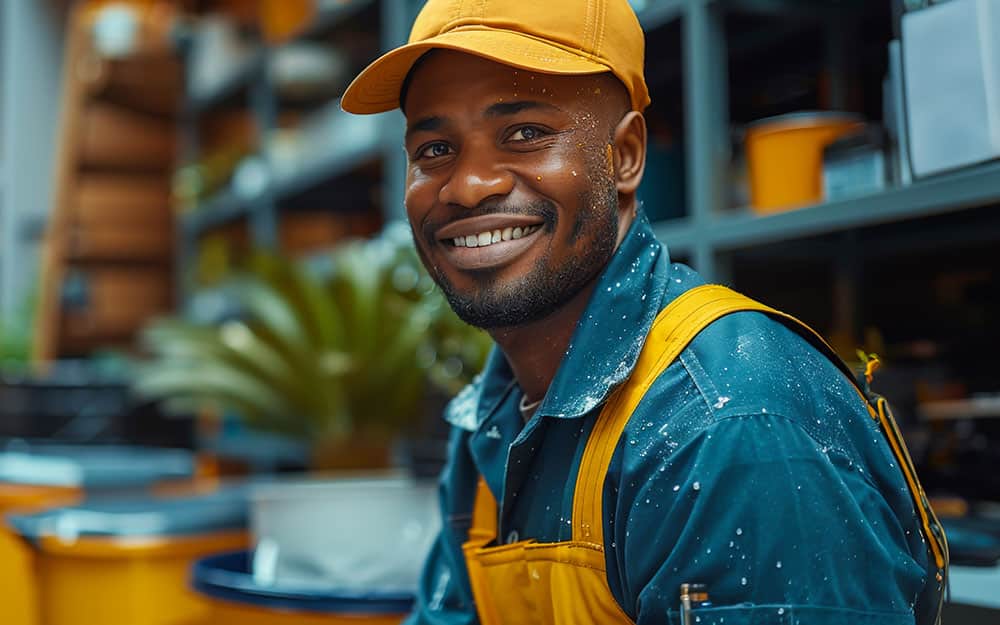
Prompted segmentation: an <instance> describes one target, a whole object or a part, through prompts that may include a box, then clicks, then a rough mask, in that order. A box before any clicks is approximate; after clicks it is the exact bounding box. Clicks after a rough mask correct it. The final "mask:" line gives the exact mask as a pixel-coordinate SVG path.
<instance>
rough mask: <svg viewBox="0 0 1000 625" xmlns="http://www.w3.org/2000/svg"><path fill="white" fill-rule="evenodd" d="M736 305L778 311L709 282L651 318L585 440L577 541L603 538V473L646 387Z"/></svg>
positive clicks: (575, 516) (579, 479) (577, 493)
mask: <svg viewBox="0 0 1000 625" xmlns="http://www.w3.org/2000/svg"><path fill="white" fill-rule="evenodd" d="M738 310H758V311H761V312H767V313H771V314H780V313H778V312H777V311H775V310H773V309H771V308H769V307H767V306H765V305H763V304H760V303H758V302H755V301H753V300H752V299H750V298H748V297H745V296H743V295H740V294H739V293H736V292H735V291H732V290H730V289H727V288H726V287H723V286H717V285H705V286H701V287H695V288H693V289H690V290H688V291H685V292H684V293H682V294H681V295H679V296H678V297H677V298H676V299H675V300H674V301H672V302H671V303H670V304H669V305H667V307H666V308H664V309H663V310H662V311H661V312H660V314H659V315H658V316H657V317H656V319H655V320H654V321H653V326H652V328H650V331H649V334H648V335H647V336H646V342H645V344H644V345H643V347H642V351H641V352H640V353H639V360H638V362H637V363H636V366H635V369H634V370H633V371H632V375H631V376H629V379H628V380H627V381H626V382H625V384H623V385H622V386H620V387H619V388H618V389H617V390H616V391H615V392H614V393H613V394H612V396H611V398H610V399H609V400H608V403H607V404H606V405H605V407H604V410H603V411H601V414H600V416H598V418H597V423H596V424H594V430H593V431H592V432H591V434H590V437H589V438H588V440H587V447H586V449H585V450H584V452H583V458H582V459H581V461H580V471H579V473H578V474H577V478H576V490H575V493H574V495H573V540H574V541H580V542H590V543H595V544H599V545H602V546H603V544H604V540H603V523H602V519H603V517H604V507H603V493H604V479H605V477H607V474H608V465H609V464H610V463H611V456H612V455H614V453H615V448H616V447H617V446H618V440H619V439H620V438H621V435H622V432H624V431H625V426H626V425H627V424H628V421H629V418H631V416H632V413H633V412H635V408H636V407H637V406H638V405H639V402H640V401H641V400H642V398H643V396H644V395H645V394H646V391H648V390H649V387H650V386H651V385H652V384H653V382H654V381H655V380H656V379H657V378H658V377H659V376H660V374H661V373H663V371H664V370H665V369H666V368H667V367H669V366H670V364H671V363H672V362H673V361H674V360H676V359H677V357H678V356H680V354H681V352H682V351H684V348H685V347H687V345H688V343H690V342H691V340H692V339H694V337H695V336H697V335H698V333H699V332H701V331H702V330H703V329H705V328H706V327H707V326H708V325H709V324H711V323H712V322H713V321H715V320H716V319H718V318H720V317H722V316H724V315H727V314H729V313H732V312H736V311H738ZM595 539H596V540H595Z"/></svg>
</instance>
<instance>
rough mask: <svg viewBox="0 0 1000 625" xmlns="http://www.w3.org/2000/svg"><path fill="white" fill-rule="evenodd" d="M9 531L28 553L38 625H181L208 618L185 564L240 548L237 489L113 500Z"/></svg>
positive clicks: (242, 518) (242, 510) (28, 518)
mask: <svg viewBox="0 0 1000 625" xmlns="http://www.w3.org/2000/svg"><path fill="white" fill-rule="evenodd" d="M9 520H10V523H11V525H12V526H13V527H14V528H15V529H16V530H17V532H18V533H19V534H20V535H21V536H22V537H23V538H24V539H25V540H26V541H27V543H28V544H30V545H31V546H32V547H33V548H34V571H35V582H36V585H37V599H38V623H40V624H41V625H79V624H80V623H100V624H101V625H182V624H187V623H191V622H197V621H198V620H199V619H201V618H203V617H204V616H205V615H207V613H208V602H207V601H206V600H205V599H203V598H202V597H200V596H199V595H197V594H196V593H194V592H193V591H192V590H191V588H190V585H189V583H188V571H189V570H190V567H191V565H192V563H193V562H194V561H195V560H197V559H198V558H200V557H204V556H206V555H208V554H211V553H217V552H223V551H231V550H233V549H239V548H244V547H246V545H247V543H248V540H249V538H248V535H247V532H246V530H245V527H246V497H245V493H244V492H243V490H242V489H238V488H236V489H234V488H229V489H223V490H220V491H219V492H217V493H213V494H211V495H204V496H198V497H187V498H177V499H155V498H151V497H145V498H123V499H121V498H116V499H108V500H104V501H96V502H88V503H86V504H82V505H79V506H75V507H71V508H60V509H54V510H48V511H46V512H42V513H38V514H32V515H14V516H11V517H10V519H9Z"/></svg>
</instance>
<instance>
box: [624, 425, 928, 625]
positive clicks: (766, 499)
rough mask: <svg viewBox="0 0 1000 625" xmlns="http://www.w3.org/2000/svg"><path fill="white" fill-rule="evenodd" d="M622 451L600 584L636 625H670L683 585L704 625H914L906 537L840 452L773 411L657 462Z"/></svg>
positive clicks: (714, 430) (914, 559) (908, 527)
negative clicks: (697, 597)
mask: <svg viewBox="0 0 1000 625" xmlns="http://www.w3.org/2000/svg"><path fill="white" fill-rule="evenodd" d="M625 447H626V449H625V451H624V452H622V456H623V457H622V459H621V460H620V462H621V463H622V465H621V467H620V468H619V473H618V475H619V478H620V482H619V483H618V484H616V485H615V486H616V487H617V488H618V489H619V494H620V496H619V498H618V501H617V503H616V504H615V505H616V510H615V519H616V520H618V521H619V522H618V523H615V527H614V529H613V530H612V533H613V535H614V541H613V543H612V544H614V545H616V547H615V548H614V549H613V551H614V553H613V557H614V559H615V563H616V564H617V566H615V567H613V568H614V570H615V574H614V575H609V583H611V585H612V590H613V592H614V593H615V595H616V597H618V598H619V601H620V602H621V603H622V607H623V608H624V609H625V611H626V612H627V613H628V614H629V615H630V616H631V617H632V618H633V619H634V620H635V621H636V622H637V623H638V624H639V625H653V624H654V623H655V624H658V625H662V624H663V623H678V622H679V616H678V608H679V593H678V590H679V587H680V584H682V583H685V582H690V583H704V584H706V585H707V586H708V591H709V596H710V598H711V601H712V604H713V605H712V607H711V608H708V607H706V608H704V609H702V610H701V611H700V612H696V613H695V614H696V615H697V616H699V622H700V623H703V624H705V623H713V622H718V623H726V624H727V625H749V624H751V623H755V624H756V623H779V624H780V623H788V624H792V623H798V622H801V623H811V624H814V625H826V624H831V625H832V624H833V623H862V624H865V625H904V624H906V625H912V624H913V623H914V615H913V602H914V601H915V596H916V595H917V593H919V592H920V590H921V588H922V587H923V585H924V582H925V576H926V572H925V568H924V567H925V564H926V557H925V556H924V555H920V554H911V551H910V548H909V547H908V542H907V539H906V536H907V535H908V534H909V533H910V532H912V531H916V529H915V528H916V526H915V525H914V524H913V523H911V522H910V521H909V520H908V519H903V520H900V518H899V517H898V515H897V514H895V513H894V512H893V511H892V510H891V509H890V507H889V505H888V504H887V503H886V500H885V498H884V497H883V496H882V493H881V492H880V489H879V488H877V487H876V486H875V485H874V484H873V482H872V481H871V478H870V477H869V475H868V474H867V473H866V471H865V469H864V467H862V466H861V464H860V463H857V462H854V461H852V460H850V459H849V456H848V455H847V453H846V452H843V451H842V450H838V449H832V448H829V447H825V446H823V445H822V444H820V443H818V442H817V441H816V440H814V439H813V438H811V437H810V436H809V434H808V433H807V432H806V431H805V430H803V429H802V428H801V427H800V425H799V424H797V423H796V422H795V421H793V420H791V419H787V418H785V417H783V416H781V415H777V414H755V415H746V416H733V417H727V418H725V419H722V420H720V421H718V422H716V423H714V424H712V425H710V426H708V427H706V428H705V429H704V430H702V431H701V432H700V433H699V434H697V435H696V436H694V437H693V438H691V439H690V440H689V441H688V442H687V443H686V444H685V445H684V446H683V447H681V448H679V449H678V450H677V451H676V452H675V453H673V454H671V455H670V456H669V462H666V463H665V462H664V461H663V459H662V458H661V457H658V456H657V455H656V454H650V453H646V454H645V455H644V456H640V455H639V454H638V453H632V452H631V451H630V450H629V449H627V448H628V446H625ZM618 546H620V547H618Z"/></svg>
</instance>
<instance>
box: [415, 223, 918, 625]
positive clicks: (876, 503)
mask: <svg viewBox="0 0 1000 625" xmlns="http://www.w3.org/2000/svg"><path fill="white" fill-rule="evenodd" d="M700 284H703V280H702V279H701V278H700V277H699V276H698V275H697V274H696V273H695V272H694V271H692V270H691V269H689V268H688V267H686V266H684V265H680V264H672V263H671V262H670V260H669V257H668V254H667V249H666V247H665V246H663V245H662V244H661V243H660V242H658V241H657V240H656V238H655V236H654V234H653V232H652V229H651V227H650V225H649V222H648V221H647V220H646V219H645V217H643V216H642V215H640V216H639V218H637V219H636V220H635V222H634V224H633V225H632V227H631V228H630V230H629V232H628V234H627V236H626V237H625V239H624V241H623V242H622V244H621V246H620V247H619V249H618V251H617V252H616V253H615V255H614V257H613V259H612V260H611V262H610V263H609V265H608V267H607V268H606V269H605V271H604V272H603V274H602V276H601V277H600V279H599V282H598V285H597V287H596V289H595V291H594V294H593V296H592V298H591V300H590V302H589V304H588V307H587V309H586V311H585V312H584V314H583V315H582V317H581V318H580V320H579V323H578V325H577V327H576V330H575V333H574V335H573V338H572V341H571V344H570V345H569V347H568V349H567V351H566V354H565V356H564V358H563V361H562V363H561V365H560V367H559V370H558V372H557V374H556V376H555V379H554V380H553V382H552V384H551V386H550V387H549V390H548V393H547V394H546V396H545V399H544V401H543V402H542V404H541V405H540V406H539V408H538V410H537V411H536V412H535V414H534V415H533V416H532V418H531V419H530V420H529V421H528V422H527V424H525V423H524V421H523V420H522V418H521V416H520V413H519V410H518V402H519V400H520V399H521V397H522V392H521V390H520V388H519V387H518V385H517V381H516V380H515V379H514V377H513V374H512V372H511V370H510V367H509V366H508V364H507V361H506V359H505V357H504V355H503V354H502V353H501V352H500V351H499V350H494V351H493V353H492V354H491V356H490V358H489V361H488V363H487V366H486V368H485V370H484V372H483V373H482V374H481V376H479V377H478V378H477V379H476V381H475V382H474V383H473V384H471V385H470V386H469V387H467V388H466V389H465V390H464V391H462V392H461V393H460V394H459V395H458V396H457V397H456V398H455V399H454V400H453V401H452V402H451V404H450V405H449V406H448V409H447V411H446V415H445V417H446V419H447V420H448V421H449V422H450V423H451V425H452V434H451V442H450V458H449V461H448V464H447V466H446V468H445V470H444V473H443V475H442V478H441V507H442V514H443V530H442V532H441V535H440V537H439V539H438V540H437V542H436V544H435V546H434V548H433V550H432V552H431V554H430V557H429V558H428V561H427V563H426V565H425V569H424V573H423V577H422V580H421V583H420V588H419V592H418V600H417V607H416V609H415V612H414V614H413V615H412V616H411V617H410V619H409V620H408V621H407V623H409V624H411V625H412V624H427V625H432V624H433V625H457V624H459V623H475V622H477V617H476V612H475V606H474V603H473V599H472V593H471V590H470V587H469V581H468V575H467V572H466V567H465V562H464V559H463V555H462V549H461V545H462V543H463V542H464V541H465V540H466V538H467V534H468V528H469V524H470V522H471V511H472V506H473V500H474V495H475V492H476V484H477V479H478V477H479V475H480V474H481V475H482V476H483V477H484V478H485V480H486V483H487V484H488V486H489V488H490V490H491V491H492V493H493V495H494V497H495V498H496V500H497V502H499V507H500V519H499V523H500V527H499V534H498V535H499V536H500V540H503V541H506V542H515V541H517V540H519V539H525V538H534V539H536V540H537V541H539V542H556V541H565V540H569V539H570V538H571V534H572V526H571V522H572V519H571V513H572V509H573V490H574V485H575V483H576V474H577V468H578V466H579V463H580V458H581V455H582V453H583V450H584V446H585V443H586V440H587V437H588V435H589V434H590V431H591V428H592V427H593V425H594V421H595V418H596V417H597V415H598V413H599V412H600V410H601V408H602V406H603V404H604V402H605V400H606V399H607V398H608V395H609V393H611V391H612V390H613V389H614V388H615V387H616V386H617V385H619V384H621V383H622V382H623V381H624V380H625V379H626V378H627V377H628V376H629V374H630V372H631V371H632V368H633V367H634V366H635V363H636V359H637V357H638V354H639V351H640V349H641V347H642V345H643V341H644V339H645V337H646V334H647V332H648V330H649V328H650V326H651V325H652V322H653V319H654V318H655V317H656V315H657V314H658V313H659V312H660V311H661V310H662V309H663V308H664V307H665V306H666V305H667V304H669V303H670V302H671V301H672V300H673V299H674V298H675V297H677V296H678V295H679V294H680V293H682V292H684V291H686V290H687V289H689V288H692V287H694V286H697V285H700ZM604 490H605V492H604V500H603V501H604V537H605V545H604V547H605V554H606V558H607V574H608V584H609V586H610V588H611V591H612V594H613V595H614V597H615V599H616V600H617V601H618V603H619V604H620V605H621V608H622V610H624V612H625V613H626V614H627V615H628V616H629V617H631V618H632V619H633V620H634V621H635V622H636V623H639V624H640V625H646V624H649V625H653V624H655V625H665V624H667V623H678V622H679V617H678V588H679V586H680V584H682V583H685V582H695V583H705V584H707V586H708V590H709V594H710V598H711V600H712V603H713V604H714V608H713V609H711V610H708V611H705V612H703V614H704V615H705V616H706V617H712V618H710V619H702V621H703V622H713V621H715V622H725V623H727V624H728V625H748V624H750V623H755V624H756V623H788V624H789V625H792V624H793V623H809V624H811V625H826V624H834V623H838V624H839V623H852V624H855V625H874V624H878V625H882V624H885V625H897V624H898V625H904V624H912V623H914V603H915V602H916V601H917V599H918V596H920V594H921V593H922V592H924V590H925V589H926V588H927V586H928V584H930V583H934V582H932V581H931V580H929V579H928V578H929V576H930V575H932V574H933V573H932V572H931V568H930V567H931V566H933V565H932V563H931V562H929V560H930V558H929V557H928V554H927V551H926V546H925V543H924V542H923V538H922V535H921V532H920V521H919V518H918V517H917V514H916V512H915V510H914V506H913V503H912V500H911V498H910V494H909V491H908V490H907V487H906V483H905V481H904V478H903V476H902V473H901V472H900V470H899V467H898V466H897V463H896V460H895V458H894V457H893V455H892V452H891V450H890V448H889V445H888V443H887V442H886V440H885V438H884V437H883V435H882V434H881V433H880V431H879V429H878V424H877V423H876V422H874V421H873V420H872V418H871V417H870V415H869V413H868V412H867V410H866V409H865V407H864V404H863V403H862V402H861V400H860V399H859V397H858V394H857V392H856V390H855V388H854V387H853V386H852V383H851V382H850V381H849V380H847V379H846V378H845V377H844V375H843V374H842V373H841V372H840V371H839V370H838V369H837V368H836V367H835V366H834V365H833V364H832V363H831V362H830V361H829V360H828V359H827V358H826V357H825V356H824V355H822V354H820V353H819V352H818V351H817V350H815V349H814V348H813V347H812V346H811V345H810V344H809V343H808V342H807V341H806V340H804V339H803V338H801V337H800V336H799V335H798V334H796V333H795V332H793V331H792V330H790V329H789V328H787V327H786V326H785V325H783V324H782V323H780V322H778V321H776V320H774V319H772V318H769V317H767V316H764V315H762V314H760V313H753V312H744V313H736V314H733V315H729V316H727V317H724V318H723V319H721V320H719V321H717V322H715V323H714V324H712V325H711V326H710V327H709V328H708V329H706V330H705V331H703V332H702V333H701V334H700V335H698V336H697V337H696V338H695V339H694V341H693V342H692V343H691V344H690V345H689V346H688V347H687V349H685V350H684V352H683V353H682V354H681V356H680V358H679V359H678V360H677V361H676V362H674V363H673V364H672V365H671V366H670V367H669V368H667V369H666V370H665V372H664V373H663V374H662V375H661V376H660V377H659V378H658V379H657V381H656V383H655V384H654V385H653V386H652V388H651V389H650V390H649V392H648V393H647V394H646V396H645V398H644V399H643V400H642V402H641V403H640V404H639V406H638V408H637V409H636V410H635V412H634V413H633V415H632V417H631V419H630V421H629V424H628V427H627V428H626V430H625V433H624V434H623V436H622V438H621V440H620V441H619V443H618V447H617V449H616V451H615V453H614V456H613V458H612V461H611V465H610V469H609V472H608V476H607V480H606V482H605V487H604ZM722 619H724V620H722Z"/></svg>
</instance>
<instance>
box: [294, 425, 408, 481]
mask: <svg viewBox="0 0 1000 625" xmlns="http://www.w3.org/2000/svg"><path fill="white" fill-rule="evenodd" d="M393 442H394V439H393V437H391V436H387V435H381V436H380V435H373V434H357V435H354V436H352V437H350V438H347V439H344V438H339V437H338V438H326V439H323V438H321V439H319V440H317V441H316V442H315V443H314V444H313V447H312V462H311V463H310V466H311V468H312V469H313V470H314V471H316V472H320V473H326V472H330V471H354V470H379V469H388V468H390V467H391V466H392V456H393V454H392V448H393Z"/></svg>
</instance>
